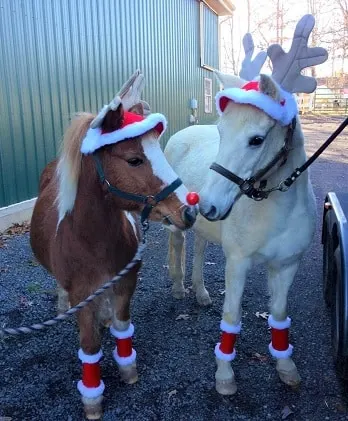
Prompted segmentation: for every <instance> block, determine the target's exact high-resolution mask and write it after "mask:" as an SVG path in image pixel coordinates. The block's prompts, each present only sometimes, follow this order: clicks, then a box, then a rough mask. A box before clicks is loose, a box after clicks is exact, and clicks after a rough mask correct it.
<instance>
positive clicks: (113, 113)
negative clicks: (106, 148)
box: [100, 104, 124, 133]
mask: <svg viewBox="0 0 348 421" xmlns="http://www.w3.org/2000/svg"><path fill="white" fill-rule="evenodd" d="M123 114H124V110H123V106H122V104H120V105H119V106H118V107H117V108H116V110H109V111H108V112H107V113H106V115H105V117H104V120H103V122H102V123H101V125H100V127H101V129H102V131H103V132H104V133H110V132H114V131H115V130H117V129H119V128H120V127H121V125H122V121H123Z"/></svg>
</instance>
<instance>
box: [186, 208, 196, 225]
mask: <svg viewBox="0 0 348 421" xmlns="http://www.w3.org/2000/svg"><path fill="white" fill-rule="evenodd" d="M196 214H197V212H196V210H195V209H194V208H185V210H184V215H183V216H184V218H183V219H184V222H185V225H186V226H187V227H192V225H193V224H194V223H195V221H196Z"/></svg>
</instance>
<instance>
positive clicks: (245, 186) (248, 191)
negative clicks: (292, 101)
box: [210, 118, 296, 201]
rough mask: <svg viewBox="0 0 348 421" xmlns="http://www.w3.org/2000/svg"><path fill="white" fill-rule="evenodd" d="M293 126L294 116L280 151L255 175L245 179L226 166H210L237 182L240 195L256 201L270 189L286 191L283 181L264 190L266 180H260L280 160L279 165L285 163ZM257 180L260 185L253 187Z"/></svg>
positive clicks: (265, 197)
mask: <svg viewBox="0 0 348 421" xmlns="http://www.w3.org/2000/svg"><path fill="white" fill-rule="evenodd" d="M295 128H296V118H293V119H292V121H291V123H290V125H289V126H288V130H287V132H286V136H285V140H284V146H283V147H282V148H281V149H280V151H279V152H278V153H277V154H276V156H275V157H274V158H273V159H272V161H270V162H269V163H268V164H267V165H266V166H265V167H264V168H262V169H260V170H259V171H258V172H257V173H256V174H255V175H253V176H251V177H249V178H247V179H243V178H241V177H238V175H236V174H234V173H233V172H231V171H229V170H227V169H226V168H224V167H223V166H221V165H219V164H217V163H216V162H214V163H213V164H211V166H210V168H211V169H212V170H214V171H216V172H217V173H219V174H220V175H222V176H223V177H225V178H227V179H228V180H230V181H232V183H235V184H237V185H238V186H239V189H240V194H241V195H243V194H245V195H246V196H248V197H249V198H250V199H253V200H256V201H260V200H263V199H267V197H268V195H269V194H270V193H271V192H272V191H275V190H281V191H286V190H288V188H289V187H288V186H287V185H286V184H285V183H284V182H282V183H280V184H279V185H278V186H277V187H274V188H271V189H268V190H265V187H266V185H267V180H262V177H263V176H264V175H266V174H267V173H268V172H269V171H270V170H271V169H272V168H273V167H274V166H275V165H276V164H277V163H278V162H279V161H280V160H282V163H281V165H283V164H285V162H286V160H287V157H288V154H289V152H290V150H291V144H292V138H293V136H294V131H295ZM258 181H260V186H259V187H255V183H257V182H258Z"/></svg>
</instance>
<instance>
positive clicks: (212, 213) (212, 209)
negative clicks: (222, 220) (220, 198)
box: [208, 205, 217, 218]
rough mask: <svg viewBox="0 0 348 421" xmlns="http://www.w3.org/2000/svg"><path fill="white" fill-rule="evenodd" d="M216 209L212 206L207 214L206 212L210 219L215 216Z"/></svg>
mask: <svg viewBox="0 0 348 421" xmlns="http://www.w3.org/2000/svg"><path fill="white" fill-rule="evenodd" d="M216 212H217V211H216V207H215V206H214V205H213V206H212V207H211V208H210V210H209V212H208V214H209V216H211V217H212V218H214V217H215V216H216Z"/></svg>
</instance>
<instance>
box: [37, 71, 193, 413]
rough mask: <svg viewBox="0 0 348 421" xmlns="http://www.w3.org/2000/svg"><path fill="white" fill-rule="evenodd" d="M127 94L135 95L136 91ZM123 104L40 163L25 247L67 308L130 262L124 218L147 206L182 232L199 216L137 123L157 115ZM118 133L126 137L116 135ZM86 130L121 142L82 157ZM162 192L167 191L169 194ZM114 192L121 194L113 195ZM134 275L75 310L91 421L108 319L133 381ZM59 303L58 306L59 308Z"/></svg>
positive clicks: (131, 226) (129, 226) (131, 223)
mask: <svg viewBox="0 0 348 421" xmlns="http://www.w3.org/2000/svg"><path fill="white" fill-rule="evenodd" d="M137 76H139V73H137ZM127 92H128V91H127ZM132 95H133V97H134V92H133V93H132ZM120 97H121V98H120ZM120 97H116V101H115V100H114V102H112V103H110V104H111V105H110V104H109V106H108V107H107V108H106V109H105V107H104V109H103V110H102V112H101V113H100V114H99V116H98V117H97V118H96V119H95V116H93V115H91V114H86V113H83V114H79V115H78V116H77V117H76V118H75V119H74V120H73V121H72V122H71V125H70V127H69V128H68V129H67V131H66V133H65V136H64V139H63V148H62V152H61V154H60V157H59V159H58V160H57V161H54V162H52V163H50V164H48V165H47V167H46V168H45V169H44V171H43V173H42V175H41V179H40V188H39V190H40V191H39V196H38V199H37V202H36V205H35V208H34V212H33V216H32V222H31V232H30V239H31V246H32V249H33V251H34V254H35V256H36V257H37V259H38V260H39V261H40V263H41V264H42V265H43V266H44V267H45V268H46V269H47V270H48V271H49V272H50V273H52V274H53V276H54V277H55V278H56V279H57V282H58V284H59V286H60V288H62V291H63V294H65V296H67V297H68V300H69V302H70V304H71V305H72V306H75V305H76V304H78V303H79V302H80V301H82V300H84V299H85V298H86V297H87V296H89V295H90V294H91V293H93V292H94V291H95V290H96V289H97V288H99V287H100V286H101V285H102V284H103V283H104V282H105V281H107V280H108V279H110V278H112V277H113V276H114V275H115V274H116V273H117V272H118V271H120V270H121V269H122V268H123V267H124V266H126V264H127V263H128V262H129V261H130V260H131V259H132V258H133V256H134V254H135V252H136V249H137V247H138V242H139V230H138V228H137V225H136V223H135V219H134V218H133V216H132V214H131V213H130V212H136V213H141V212H143V213H144V209H145V208H146V213H147V214H148V213H149V211H151V213H150V215H149V218H150V219H152V220H155V221H164V222H165V223H167V224H172V225H174V226H176V227H177V228H179V229H185V228H189V227H191V226H192V224H193V223H194V221H195V217H196V209H195V208H194V207H191V206H188V204H187V201H186V194H187V190H186V188H185V187H184V186H183V185H180V184H181V182H180V180H179V182H178V179H177V176H176V174H175V173H174V171H173V170H172V169H171V167H170V166H169V164H168V163H167V161H166V159H165V157H164V155H163V153H162V151H161V149H160V145H159V142H158V137H159V134H158V132H159V131H161V130H159V129H158V127H159V126H160V125H158V124H157V125H156V126H154V128H153V129H150V130H149V131H146V128H145V129H144V128H143V126H137V124H143V122H144V121H145V122H147V121H148V120H149V119H150V117H152V116H154V115H155V114H152V115H150V116H149V117H148V118H143V117H141V116H139V115H138V114H135V113H134V111H138V112H139V110H143V109H144V107H143V106H142V105H136V106H132V107H130V108H128V111H127V110H125V104H126V103H127V98H128V97H127V95H125V94H124V93H123V98H124V100H123V98H122V96H121V95H120ZM128 102H129V98H128ZM133 102H134V101H133ZM158 115H159V114H158ZM136 116H137V117H136ZM159 116H161V115H159ZM138 117H139V118H138ZM162 117H163V116H162ZM127 118H133V119H135V123H132V124H129V125H128V126H127V125H126V126H125V120H126V119H127ZM96 122H97V124H96ZM96 125H97V126H99V127H97V129H96V128H95V127H96ZM90 127H92V128H90ZM93 127H94V128H93ZM129 127H131V132H132V133H133V132H134V130H133V128H134V127H140V129H142V130H143V131H144V130H145V132H144V133H143V134H141V135H138V136H134V137H132V138H128V137H126V138H122V136H123V134H122V133H125V135H127V133H129V131H127V130H128V128H129ZM124 129H126V131H123V132H122V130H124ZM163 129H164V127H162V130H163ZM93 130H99V134H100V139H101V138H102V137H103V136H104V137H105V136H106V137H107V136H114V138H115V136H116V138H117V139H118V140H117V141H115V142H112V139H111V141H109V140H108V141H107V142H104V144H103V143H101V144H100V145H101V146H100V147H96V148H95V147H94V148H92V149H94V150H93V153H85V154H84V153H82V152H81V150H82V149H83V148H85V149H86V146H83V145H84V142H85V141H86V139H87V138H88V136H89V133H90V131H93ZM138 131H139V130H138ZM136 132H137V130H135V133H136ZM120 133H121V135H119V134H120ZM107 139H109V138H107ZM120 140H121V141H120ZM87 143H88V142H87ZM108 143H110V144H108ZM87 149H88V145H87ZM90 152H91V151H90ZM173 182H174V184H173ZM178 185H179V187H177V186H178ZM168 186H173V187H172V188H169V189H168V188H167V189H166V187H168ZM113 189H114V190H113ZM164 189H165V190H167V193H166V195H165V196H166V197H163V198H161V201H160V202H158V203H156V201H154V200H153V196H156V195H158V194H159V193H160V194H161V192H163V190H164ZM115 191H116V193H115ZM117 192H118V193H120V192H121V193H120V194H118V195H117ZM135 195H136V196H135ZM133 197H142V198H146V197H150V198H151V200H150V201H151V205H152V206H151V207H149V206H146V204H145V202H144V201H143V202H142V203H141V201H134V200H132V198H133ZM145 217H147V215H145ZM139 268H140V264H139V265H137V266H136V267H135V268H134V269H132V270H131V272H130V273H129V274H128V275H127V276H125V277H124V278H122V280H121V281H120V282H119V283H118V284H116V286H115V287H114V288H113V289H110V290H109V291H110V292H109V293H105V294H104V295H102V296H101V297H99V298H98V299H96V300H95V301H93V302H92V303H90V304H89V305H88V306H87V307H85V308H84V309H83V310H81V311H80V312H79V313H78V316H77V320H78V325H79V331H80V350H79V354H78V355H79V358H80V360H81V361H82V364H83V369H82V371H83V377H82V380H81V381H80V382H79V383H78V389H79V391H80V393H81V395H82V401H83V403H84V407H85V413H86V416H87V418H88V419H99V418H100V417H101V414H102V407H101V401H102V398H103V391H104V383H103V381H102V379H101V376H100V367H99V360H100V358H101V356H102V351H101V332H100V327H101V325H102V323H103V321H104V319H105V318H107V317H110V318H111V327H110V331H111V333H112V335H113V336H114V337H115V338H116V348H115V351H114V358H115V360H116V362H117V364H118V366H119V371H120V375H121V378H122V380H123V381H125V382H126V383H129V384H130V383H134V382H136V381H137V370H136V362H135V357H136V353H135V351H134V349H133V348H132V334H133V331H134V327H133V325H132V324H131V322H130V310H129V306H130V300H131V297H132V295H133V293H134V290H135V287H136V281H137V272H138V270H139ZM61 298H62V296H61ZM105 303H107V304H108V305H105ZM60 304H61V306H62V301H61V302H60ZM105 308H106V309H108V308H109V309H110V310H111V311H110V313H111V314H110V316H108V315H106V314H105Z"/></svg>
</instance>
